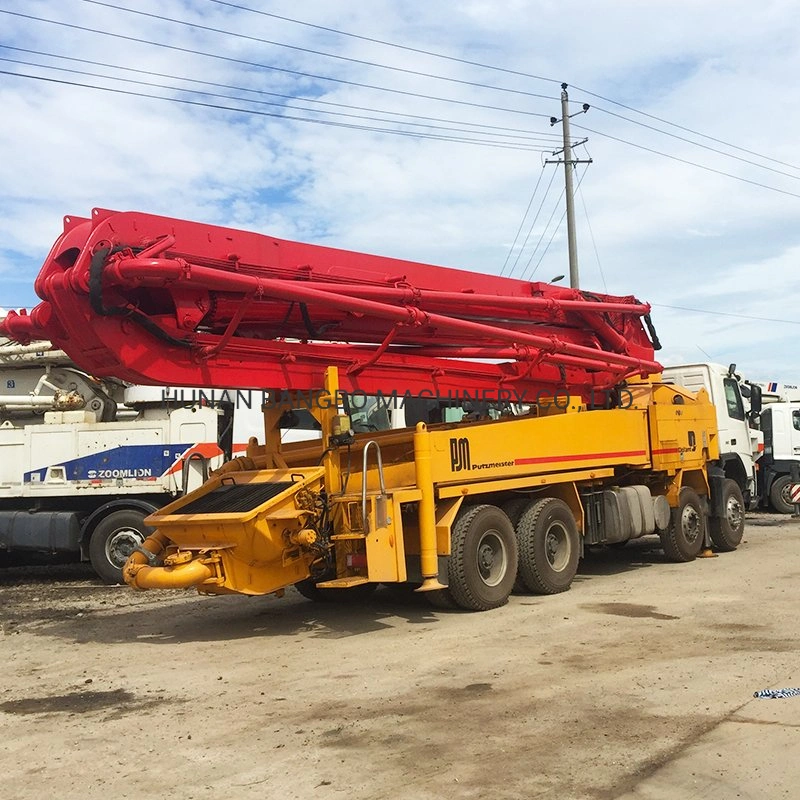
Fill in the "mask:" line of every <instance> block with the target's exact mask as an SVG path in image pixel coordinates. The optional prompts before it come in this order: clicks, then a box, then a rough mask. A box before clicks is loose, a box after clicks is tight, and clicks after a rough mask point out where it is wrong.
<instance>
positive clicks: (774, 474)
mask: <svg viewBox="0 0 800 800" xmlns="http://www.w3.org/2000/svg"><path fill="white" fill-rule="evenodd" d="M761 430H762V432H763V434H764V456H763V458H762V459H761V461H760V462H759V481H760V488H761V493H762V495H763V497H764V499H769V504H770V505H771V506H772V508H773V510H774V511H777V512H778V513H780V514H791V513H792V512H793V511H794V505H793V504H792V502H791V500H790V497H789V486H790V485H791V483H792V479H791V470H792V465H793V464H797V463H798V461H800V402H795V403H768V404H767V405H765V406H764V408H763V409H762V410H761Z"/></svg>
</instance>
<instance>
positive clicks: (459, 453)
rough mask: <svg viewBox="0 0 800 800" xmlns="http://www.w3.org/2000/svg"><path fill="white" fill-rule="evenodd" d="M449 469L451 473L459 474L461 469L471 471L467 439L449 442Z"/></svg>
mask: <svg viewBox="0 0 800 800" xmlns="http://www.w3.org/2000/svg"><path fill="white" fill-rule="evenodd" d="M450 469H451V470H452V471H453V472H461V470H462V469H472V463H471V462H470V460H469V439H467V438H466V437H462V438H461V439H451V440H450Z"/></svg>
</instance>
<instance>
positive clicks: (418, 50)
mask: <svg viewBox="0 0 800 800" xmlns="http://www.w3.org/2000/svg"><path fill="white" fill-rule="evenodd" d="M208 2H210V3H216V4H217V5H220V6H228V7H229V8H235V9H238V10H239V11H249V12H250V13H252V14H260V15H261V16H263V17H271V18H272V19H279V20H282V21H283V22H291V23H293V24H295V25H303V26H305V27H307V28H315V29H316V30H319V31H326V32H327V33H335V34H336V35H337V36H347V37H349V38H351V39H359V40H361V41H362V42H372V43H373V44H380V45H383V46H384V47H394V48H396V49H397V50H405V51H406V52H409V53H418V54H420V55H424V56H431V57H432V58H441V59H443V60H445V61H453V62H455V63H457V64H466V65H468V66H471V67H481V68H483V69H490V70H495V71H497V72H504V73H506V74H507V75H516V76H518V77H521V78H533V79H534V80H538V81H547V82H548V83H558V84H560V83H562V81H560V80H556V79H555V78H546V77H544V76H542V75H532V74H531V73H529V72H520V71H518V70H515V69H506V68H504V67H497V66H493V65H491V64H482V63H481V62H480V61H470V60H469V59H466V58H457V57H456V56H448V55H445V54H443V53H436V52H434V51H432V50H423V49H422V48H419V47H410V46H409V45H405V44H397V43H396V42H387V41H385V40H384V39H376V38H374V37H372V36H361V35H360V34H357V33H350V32H348V31H343V30H339V29H338V28H328V27H326V26H325V25H315V24H314V23H312V22H303V21H302V20H299V19H293V18H292V17H283V16H281V15H280V14H273V13H271V12H269V11H262V10H261V9H257V8H249V7H248V6H243V5H240V4H238V3H230V2H226V0H208Z"/></svg>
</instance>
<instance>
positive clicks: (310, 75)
mask: <svg viewBox="0 0 800 800" xmlns="http://www.w3.org/2000/svg"><path fill="white" fill-rule="evenodd" d="M0 14H9V15H11V16H14V17H21V18H23V19H29V20H33V21H35V22H45V23H48V24H50V25H57V26H60V27H64V28H70V29H71V30H79V31H83V32H84V33H96V34H98V35H99V36H109V37H111V38H114V39H121V40H123V41H128V42H136V43H137V44H145V45H149V46H153V47H162V48H165V49H167V50H174V51H175V52H179V53H188V54H190V55H196V56H203V57H205V58H213V59H215V60H218V61H225V62H227V63H231V64H240V65H242V66H246V67H256V68H258V69H266V70H270V71H274V72H281V73H284V74H286V75H294V76H296V77H300V78H310V79H312V80H317V81H328V82H331V83H338V84H342V85H343V86H356V87H358V88H360V89H372V90H374V91H378V92H388V93H390V94H397V95H401V96H403V97H416V98H419V99H423V100H435V101H437V102H442V103H453V104H455V105H461V106H470V107H472V108H483V109H488V110H490V111H502V112H504V113H509V114H523V115H526V116H532V117H545V118H547V119H549V118H550V115H549V114H541V113H538V112H535V111H524V110H522V109H515V108H504V107H502V106H492V105H487V104H485V103H474V102H471V101H468V100H456V99H455V98H450V97H438V96H435V95H427V94H421V93H420V92H410V91H405V90H403V89H391V88H389V87H386V86H376V85H374V84H369V83H360V82H358V81H348V80H345V79H343V78H332V77H330V76H327V75H315V74H313V73H310V72H300V71H299V70H294V69H288V68H286V67H276V66H274V65H272V64H259V63H257V62H255V61H247V60H246V59H242V58H233V57H232V56H223V55H220V54H219V53H208V52H204V51H202V50H194V49H192V48H190V47H180V46H179V45H175V44H167V43H164V42H155V41H153V40H152V39H142V38H139V37H136V36H128V35H126V34H122V33H111V32H110V31H104V30H100V29H98V28H89V27H87V26H85V25H74V24H72V23H70V22H61V21H59V20H53V19H45V18H44V17H36V16H33V15H31V14H23V13H21V12H19V11H9V10H8V9H5V8H0Z"/></svg>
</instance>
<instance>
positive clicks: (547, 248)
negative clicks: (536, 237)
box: [528, 164, 589, 280]
mask: <svg viewBox="0 0 800 800" xmlns="http://www.w3.org/2000/svg"><path fill="white" fill-rule="evenodd" d="M573 169H574V167H573ZM588 171H589V165H588V164H587V165H586V166H585V167H584V169H583V175H581V176H580V177H579V178H578V183H577V185H576V186H575V189H574V190H573V192H572V197H573V198H574V197H575V193H576V192H577V191H578V190H579V189H580V188H581V183H583V179H584V178H585V177H586V173H587V172H588ZM565 193H566V189H562V191H561V195H560V196H559V198H558V199H559V202H560V201H561V198H562V197H563V196H564V194H565ZM566 216H567V209H566V206H565V207H564V212H563V213H562V214H561V219H560V220H559V221H558V225H556V226H555V227H554V228H553V232H552V233H551V234H550V239H549V241H548V242H547V246H546V247H545V248H544V251H543V252H542V255H541V256H540V257H539V260H538V261H537V262H536V266H535V267H534V268H533V272H531V274H530V277H531V278H533V276H534V275H535V274H536V270H538V269H539V266H540V264H541V263H542V261H544V257H545V256H546V255H547V251H548V250H549V249H550V245H551V244H552V243H553V239H554V238H555V236H556V233H557V232H558V231H559V230H560V228H561V226H562V225H563V223H564V217H566ZM548 224H549V223H548ZM545 230H547V226H545ZM534 252H535V251H534ZM531 259H533V255H531ZM528 263H529V264H530V262H528ZM528 280H529V279H528Z"/></svg>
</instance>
